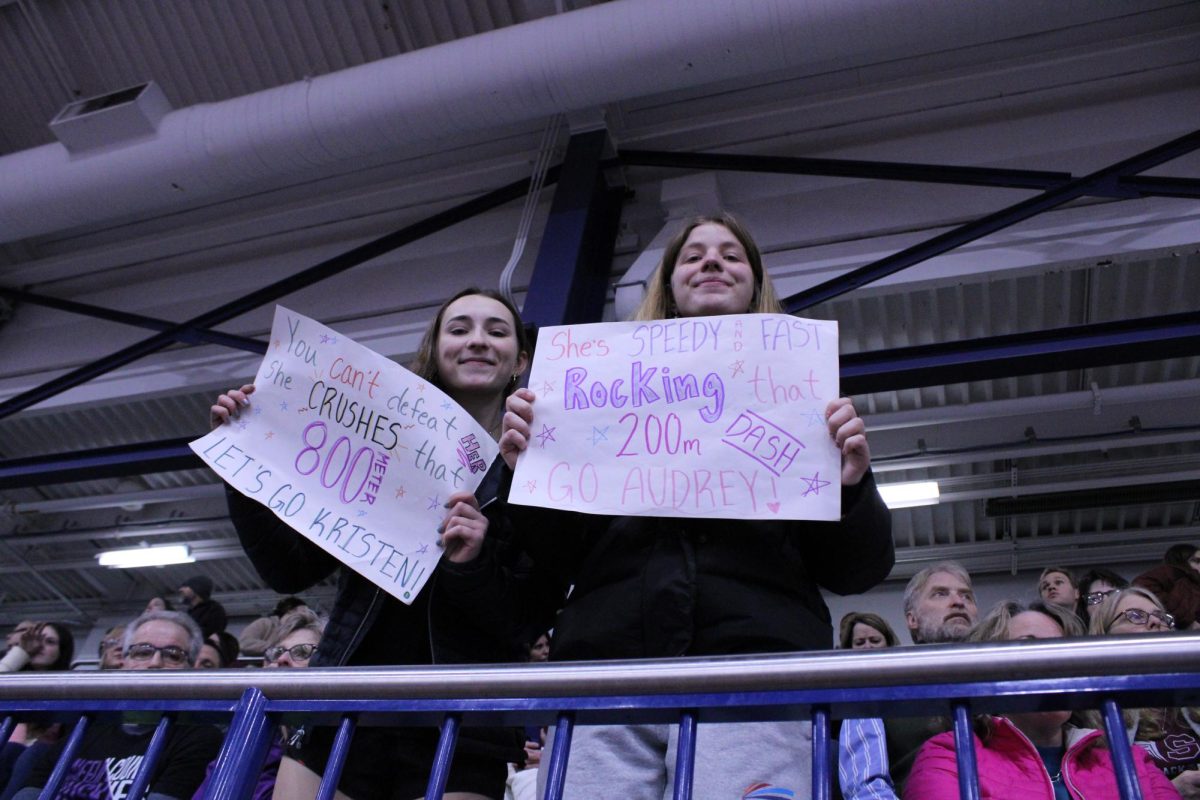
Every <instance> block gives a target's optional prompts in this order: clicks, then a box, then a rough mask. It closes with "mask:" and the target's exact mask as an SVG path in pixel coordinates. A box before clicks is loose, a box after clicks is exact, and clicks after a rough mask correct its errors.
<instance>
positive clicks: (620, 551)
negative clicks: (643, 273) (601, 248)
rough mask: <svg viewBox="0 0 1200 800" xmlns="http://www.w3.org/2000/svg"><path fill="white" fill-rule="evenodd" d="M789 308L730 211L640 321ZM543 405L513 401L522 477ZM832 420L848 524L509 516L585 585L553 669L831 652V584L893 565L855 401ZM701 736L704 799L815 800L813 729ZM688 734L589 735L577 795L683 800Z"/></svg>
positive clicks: (694, 244) (674, 270) (529, 397)
mask: <svg viewBox="0 0 1200 800" xmlns="http://www.w3.org/2000/svg"><path fill="white" fill-rule="evenodd" d="M781 310H782V309H781V307H780V304H779V300H778V299H777V297H776V295H775V292H774V289H773V288H772V286H771V282H770V279H769V277H768V276H767V275H766V273H765V272H764V271H763V266H762V261H761V258H760V256H759V252H758V248H757V247H756V246H755V244H754V241H753V240H752V239H751V238H750V236H749V234H748V233H746V231H745V230H744V229H743V228H742V226H741V225H740V223H738V222H737V220H735V219H734V218H733V217H731V216H729V215H727V214H722V215H719V216H715V217H704V218H699V219H696V220H693V221H692V222H691V223H689V224H688V225H687V226H686V227H684V228H683V230H681V231H680V232H679V234H677V235H676V236H675V238H674V239H672V241H671V242H670V243H669V244H668V245H667V248H666V250H665V251H664V253H663V260H662V262H661V263H660V264H659V267H658V269H657V271H656V272H655V273H654V275H653V276H652V277H651V279H650V284H649V287H648V290H647V294H646V297H645V299H644V300H643V302H642V305H641V307H640V308H639V309H638V311H637V313H636V315H635V319H639V320H657V319H669V318H673V317H700V316H710V315H718V314H745V313H750V312H756V313H770V312H775V313H777V312H780V311H781ZM535 400H536V397H535V395H534V393H533V392H532V391H530V390H529V389H519V390H518V391H517V392H516V393H514V394H513V395H512V396H510V397H509V399H508V412H507V413H506V414H505V417H504V432H503V435H502V436H501V438H500V451H501V455H502V456H503V457H504V460H505V462H506V463H507V465H508V466H509V468H510V469H512V468H515V465H516V459H517V456H518V455H519V454H520V453H521V452H522V451H523V450H525V449H526V448H527V447H528V446H529V440H530V436H531V431H532V430H533V424H534V422H535V420H536V418H537V405H536V402H535ZM825 415H826V418H827V422H828V428H829V436H830V438H831V439H832V440H833V441H834V442H835V443H836V445H837V447H838V448H839V450H840V451H841V454H842V472H841V484H842V518H841V520H840V521H838V522H795V521H791V522H788V521H750V520H744V521H732V520H722V519H678V518H670V517H608V516H600V515H588V514H579V513H573V512H566V511H561V510H555V509H546V508H536V507H531V506H520V505H515V504H510V505H508V506H507V514H508V516H509V517H510V518H511V519H512V521H513V522H514V523H515V529H516V530H517V531H518V532H519V536H520V537H521V539H522V542H523V546H524V547H526V548H527V549H528V550H529V552H530V553H532V555H533V558H534V560H535V561H536V563H537V564H538V567H539V569H548V570H549V571H550V572H551V573H552V574H553V575H554V576H555V579H556V580H557V582H558V590H559V592H560V595H559V597H560V599H561V598H565V597H566V592H567V588H568V587H570V586H572V585H573V586H574V589H573V590H572V591H571V593H570V598H569V600H565V601H564V602H565V607H564V609H563V611H562V613H561V614H559V616H558V619H557V620H556V621H555V623H554V625H555V631H554V642H553V646H552V648H551V659H552V660H556V661H571V660H583V659H604V658H661V657H671V656H716V655H727V654H735V653H738V654H745V653H771V652H787V651H794V650H816V649H827V648H830V647H832V646H833V629H832V626H831V623H830V618H829V610H828V609H827V608H826V606H825V603H824V601H823V600H822V599H821V594H820V592H819V591H818V586H820V587H824V588H826V589H829V590H831V591H834V592H837V593H839V594H850V593H855V592H863V591H866V590H867V589H870V588H871V587H872V586H874V585H876V584H877V583H879V582H880V581H882V580H883V579H884V578H885V577H886V576H887V574H888V572H889V570H890V569H891V567H892V563H893V561H894V552H893V546H892V535H891V519H890V517H889V515H888V510H887V507H886V506H885V505H884V504H883V501H882V500H881V499H880V497H879V493H878V492H877V491H876V489H875V481H874V479H873V478H872V476H871V472H870V469H869V467H870V461H871V454H870V449H869V448H868V446H867V437H866V428H865V426H864V424H863V421H862V419H861V418H860V417H859V416H858V414H857V412H856V411H855V409H854V405H853V404H852V403H851V401H850V399H849V398H844V397H843V398H840V399H837V400H834V401H832V402H830V403H829V405H828V407H827V408H826V410H825ZM508 474H509V475H510V476H511V473H508ZM697 731H698V735H697V753H696V762H695V763H696V767H695V769H696V774H695V781H694V786H695V788H696V791H697V795H696V796H697V797H701V798H706V797H714V798H716V797H723V798H726V797H741V796H743V792H744V791H745V790H746V788H747V787H748V786H752V785H754V784H762V785H764V786H765V785H770V786H775V787H779V788H781V789H790V790H791V791H793V792H795V794H796V796H797V797H806V796H808V787H809V786H810V784H811V777H810V774H809V770H810V758H809V756H808V752H809V742H810V741H811V728H810V726H809V724H808V723H801V722H798V721H791V722H772V723H754V724H740V723H721V724H713V725H701V726H699V728H698V729H697ZM675 735H676V734H675V726H666V725H639V726H619V727H618V726H580V727H578V728H577V729H576V730H575V732H574V737H573V742H572V744H573V746H572V748H571V757H570V760H569V762H568V764H569V766H568V771H567V787H566V794H565V797H567V798H568V800H571V799H572V798H592V797H623V798H662V797H669V796H670V795H671V773H672V771H673V769H674V759H675V753H674V748H675ZM546 761H547V760H544V761H543V763H546Z"/></svg>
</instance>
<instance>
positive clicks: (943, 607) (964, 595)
mask: <svg viewBox="0 0 1200 800" xmlns="http://www.w3.org/2000/svg"><path fill="white" fill-rule="evenodd" d="M978 615H979V609H977V608H976V607H975V593H974V592H973V591H971V587H970V586H968V585H967V584H966V583H965V582H964V581H963V580H962V579H961V578H959V577H958V576H957V575H953V574H951V573H949V572H935V573H933V574H932V575H930V576H929V581H928V582H927V583H926V584H925V588H924V589H923V590H922V592H921V594H920V596H919V597H918V598H917V600H916V602H915V603H914V604H913V610H912V611H908V612H905V614H904V619H905V622H906V623H907V624H908V629H909V631H911V632H912V636H913V641H914V642H916V643H917V644H936V643H939V642H959V641H962V639H963V637H965V636H966V635H967V632H968V631H969V630H970V629H971V626H972V625H974V624H975V620H976V618H977V617H978Z"/></svg>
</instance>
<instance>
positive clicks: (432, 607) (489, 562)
mask: <svg viewBox="0 0 1200 800" xmlns="http://www.w3.org/2000/svg"><path fill="white" fill-rule="evenodd" d="M502 463H503V462H501V461H500V460H499V459H497V460H496V462H495V464H493V465H492V467H493V468H492V469H491V470H490V471H489V472H488V475H487V477H485V478H484V481H483V483H482V484H481V485H480V488H479V491H477V492H476V496H477V497H479V498H480V505H481V506H482V507H483V510H484V514H485V516H487V517H488V534H487V537H486V538H485V539H484V546H483V550H482V552H481V553H480V555H479V556H478V557H477V558H476V559H475V560H474V561H472V562H470V563H468V564H454V563H451V562H450V561H448V560H447V559H442V560H441V561H440V562H438V566H437V569H436V571H435V572H434V574H433V576H432V577H431V578H430V580H429V584H428V585H427V586H425V588H424V590H423V591H425V592H429V593H430V598H429V607H428V628H429V640H430V649H431V651H432V659H431V660H432V663H435V664H467V663H491V662H504V661H520V660H524V659H523V658H521V654H520V652H519V647H520V643H519V642H517V641H516V639H517V636H516V632H517V630H518V626H519V624H520V622H521V619H520V616H521V614H522V613H523V612H522V611H521V607H520V606H519V605H517V603H518V599H519V598H520V597H522V596H523V595H522V591H523V589H524V586H525V584H526V582H527V581H530V580H534V579H535V576H533V575H532V567H531V565H530V564H529V563H528V562H527V561H526V562H522V561H521V560H520V558H519V554H518V553H517V552H516V551H515V550H514V549H513V547H512V545H511V541H510V540H511V533H510V531H509V529H508V528H507V527H506V525H505V521H504V520H503V519H500V518H498V517H497V515H496V514H495V503H493V502H491V500H492V498H494V497H495V495H496V491H497V489H498V486H499V481H500V471H499V470H500V466H501V465H502ZM226 499H227V500H228V503H229V513H230V517H231V519H232V520H233V524H234V527H235V528H236V529H237V534H238V538H239V539H240V540H241V543H242V547H243V549H244V550H245V551H246V555H247V556H249V558H250V561H251V562H252V563H253V564H254V567H255V569H256V570H257V571H258V574H259V575H260V576H261V577H262V579H263V580H264V581H266V583H267V585H269V586H270V587H271V588H272V589H274V590H275V591H277V592H280V593H281V594H295V593H297V592H301V591H304V590H305V589H307V588H309V587H311V586H312V585H314V584H315V583H317V582H318V581H321V580H323V579H325V578H326V577H328V576H329V575H331V574H332V573H333V571H334V570H336V569H338V567H340V566H342V564H341V562H339V561H338V560H337V559H336V558H334V557H333V556H332V555H330V554H329V553H327V552H325V551H324V550H323V549H321V548H320V547H319V546H318V545H316V544H315V543H313V542H312V541H310V540H309V539H307V538H305V537H304V536H302V535H301V534H299V533H297V532H296V531H295V530H293V529H292V528H291V527H290V526H288V525H287V523H285V522H283V521H282V520H281V519H279V517H277V516H275V514H274V513H272V512H271V510H270V509H268V508H267V507H266V506H264V505H262V504H261V503H258V502H256V501H254V500H251V499H250V498H248V497H246V496H244V495H242V494H240V493H239V492H237V491H235V490H233V489H232V488H230V487H226ZM399 602H400V601H399V600H396V599H395V598H393V597H392V596H391V595H389V594H388V593H387V592H385V591H384V590H383V589H381V588H379V587H378V586H376V585H375V584H373V583H372V582H371V581H369V580H367V579H366V578H364V577H363V576H361V575H359V574H358V573H357V572H355V571H354V570H352V569H350V568H349V567H346V568H344V569H342V570H341V574H340V575H339V576H338V591H337V598H336V600H335V601H334V606H333V611H332V612H331V613H330V615H329V622H328V624H327V625H326V626H325V635H324V636H322V638H321V642H320V644H319V646H318V648H317V653H316V655H315V656H314V657H313V660H312V663H311V666H314V667H328V666H353V665H355V664H356V663H361V662H358V661H356V660H355V652H356V651H357V650H358V648H359V645H361V644H362V641H363V638H364V637H365V636H366V633H367V631H369V630H370V629H371V626H372V625H373V624H374V623H375V621H376V620H377V619H378V618H379V614H380V611H381V610H382V609H383V607H384V604H386V603H399ZM410 633H412V632H410V631H395V632H389V634H394V635H395V636H397V637H401V636H405V635H407V634H410Z"/></svg>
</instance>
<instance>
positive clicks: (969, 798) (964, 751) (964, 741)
mask: <svg viewBox="0 0 1200 800" xmlns="http://www.w3.org/2000/svg"><path fill="white" fill-rule="evenodd" d="M954 752H955V754H956V755H957V756H958V796H959V798H960V800H979V770H978V767H977V766H976V764H975V732H974V731H973V730H972V729H971V706H970V705H968V704H967V703H955V704H954Z"/></svg>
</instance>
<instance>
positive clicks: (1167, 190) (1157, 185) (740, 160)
mask: <svg viewBox="0 0 1200 800" xmlns="http://www.w3.org/2000/svg"><path fill="white" fill-rule="evenodd" d="M618 159H619V160H620V162H621V163H622V164H624V165H625V166H630V167H666V168H669V169H695V170H724V171H730V172H766V173H773V174H778V175H821V176H826V177H837V178H866V179H870V180H881V181H908V182H912V183H947V184H955V185H959V186H993V187H1000V188H1005V189H1035V190H1038V191H1045V190H1047V189H1054V188H1057V187H1059V186H1062V185H1064V184H1066V183H1068V182H1070V181H1072V180H1074V179H1075V176H1073V175H1072V174H1071V173H1069V172H1052V171H1049V170H1040V169H1002V168H997V167H963V166H954V165H951V164H921V163H912V162H903V161H862V160H857V159H845V158H802V157H790V156H759V155H747V154H741V153H675V152H669V151H665V150H622V151H620V152H619V153H618ZM1092 188H1093V190H1094V191H1093V192H1089V194H1094V195H1095V196H1097V197H1116V198H1120V199H1128V198H1130V197H1200V180H1196V179H1193V178H1172V177H1122V178H1120V179H1119V180H1118V181H1117V183H1116V185H1115V186H1110V185H1106V184H1099V185H1096V186H1094V187H1092Z"/></svg>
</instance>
